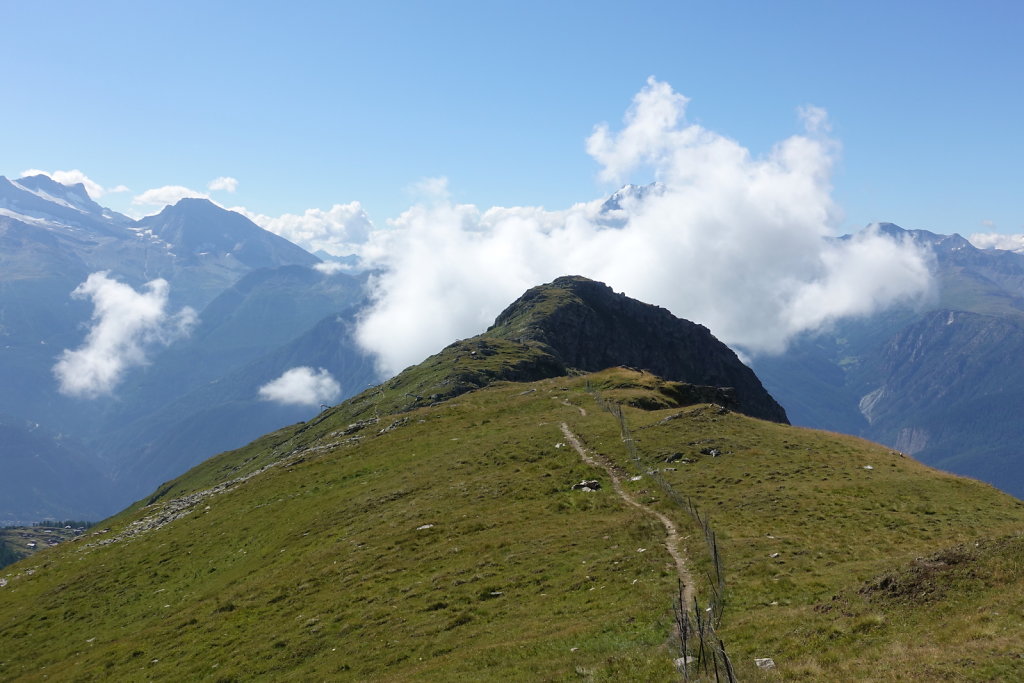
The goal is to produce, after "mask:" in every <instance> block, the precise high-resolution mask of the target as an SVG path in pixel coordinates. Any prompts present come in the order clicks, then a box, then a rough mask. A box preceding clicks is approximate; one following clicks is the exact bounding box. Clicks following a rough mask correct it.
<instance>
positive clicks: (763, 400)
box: [487, 276, 789, 424]
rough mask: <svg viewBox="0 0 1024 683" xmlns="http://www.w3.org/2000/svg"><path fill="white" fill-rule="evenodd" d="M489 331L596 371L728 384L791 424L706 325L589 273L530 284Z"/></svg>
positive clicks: (747, 410)
mask: <svg viewBox="0 0 1024 683" xmlns="http://www.w3.org/2000/svg"><path fill="white" fill-rule="evenodd" d="M487 335H488V336H496V337H501V338H504V339H510V340H515V341H519V342H524V343H525V342H532V343H535V344H538V345H540V347H541V348H542V349H544V351H545V352H547V353H548V354H549V355H551V356H552V357H554V358H555V359H557V360H558V361H559V362H560V363H561V364H562V365H563V366H565V367H566V368H573V369H576V370H582V371H586V372H594V371H598V370H604V369H605V368H608V367H613V366H618V365H623V366H630V367H636V368H640V369H643V370H647V371H649V372H651V373H653V374H655V375H658V376H659V377H662V378H664V379H668V380H674V381H679V382H686V383H688V384H693V385H697V386H705V387H719V388H724V387H727V388H730V389H731V390H732V391H731V392H730V394H729V395H732V396H733V397H734V402H735V406H734V407H735V409H736V410H738V411H740V412H742V413H744V414H747V415H750V416H752V417H759V418H762V419H765V420H771V421H773V422H782V423H785V424H788V423H789V421H788V420H787V418H786V411H785V410H784V409H783V408H782V406H780V405H779V404H778V403H777V402H776V401H775V399H774V398H772V397H771V395H769V394H768V392H767V391H765V389H764V387H763V386H761V382H760V380H758V378H757V376H756V375H755V374H754V372H753V371H752V370H751V369H750V368H748V367H747V366H746V365H744V364H743V363H742V362H741V361H740V359H739V358H738V357H737V356H736V354H735V353H734V352H733V351H732V350H731V349H730V348H729V347H728V346H726V345H725V344H723V343H722V342H720V341H718V339H716V338H715V337H714V335H712V334H711V332H710V331H709V330H708V329H707V328H706V327H704V326H703V325H698V324H696V323H692V322H690V321H688V320H682V319H680V318H677V317H675V316H674V315H672V314H671V313H670V312H669V311H667V310H665V309H664V308H660V307H658V306H652V305H651V304H646V303H643V302H640V301H637V300H636V299H631V298H629V297H628V296H626V295H625V294H618V293H616V292H614V291H613V290H612V289H611V287H608V286H607V285H605V284H603V283H600V282H594V281H593V280H589V279H587V278H584V277H579V276H567V277H560V278H558V279H556V280H555V281H554V282H551V283H550V284H546V285H541V286H539V287H534V288H533V289H530V290H529V291H527V292H526V293H525V294H523V296H521V297H520V298H519V299H517V300H516V301H515V302H513V303H512V304H511V305H510V306H509V307H508V308H506V309H505V310H504V311H503V312H502V313H501V314H500V315H499V316H498V317H497V319H496V320H495V322H494V325H493V326H492V327H491V328H490V329H489V330H488V331H487Z"/></svg>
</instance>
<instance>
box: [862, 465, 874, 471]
mask: <svg viewBox="0 0 1024 683" xmlns="http://www.w3.org/2000/svg"><path fill="white" fill-rule="evenodd" d="M864 469H866V470H873V469H875V468H874V467H872V466H871V465H864Z"/></svg>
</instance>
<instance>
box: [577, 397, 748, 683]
mask: <svg viewBox="0 0 1024 683" xmlns="http://www.w3.org/2000/svg"><path fill="white" fill-rule="evenodd" d="M586 389H587V392H588V393H590V394H591V396H592V397H593V398H594V400H595V402H596V403H597V405H598V406H599V407H600V408H601V409H602V410H604V411H606V412H608V413H609V414H611V415H612V416H613V417H614V418H615V419H616V420H617V421H618V423H619V434H620V436H621V438H622V442H623V444H624V445H625V447H626V452H627V453H628V455H629V458H630V460H632V461H633V463H634V466H635V467H636V469H637V472H638V473H640V474H641V475H643V474H646V475H647V476H649V477H650V478H651V479H652V480H653V481H654V482H655V483H656V484H657V485H658V488H660V489H661V491H662V493H663V494H664V495H665V496H666V497H667V498H668V499H669V500H670V501H672V503H674V504H675V505H677V506H679V507H680V508H682V509H683V510H686V511H687V513H689V515H690V516H691V517H692V518H693V519H694V521H696V522H697V524H698V526H700V528H701V530H702V531H703V533H704V541H705V544H706V546H707V549H708V555H709V557H710V567H711V568H710V570H709V572H708V574H707V579H708V587H709V589H710V591H711V597H710V600H709V601H708V604H707V606H705V607H704V608H701V605H700V602H699V599H698V598H697V597H696V596H694V598H693V604H692V605H688V604H686V600H685V598H684V596H685V586H683V583H682V581H680V582H679V586H678V590H677V594H676V599H675V601H674V605H673V612H674V614H675V627H676V634H677V636H678V638H679V652H680V657H679V659H677V660H676V662H677V668H678V669H679V672H680V673H681V674H682V677H683V681H685V682H686V683H689V681H691V680H699V679H700V678H703V677H710V676H714V680H715V681H716V682H720V681H728V683H734V682H735V681H736V675H735V672H734V670H733V668H732V662H731V661H730V660H729V656H728V654H727V653H726V651H725V643H724V642H722V639H721V637H719V635H718V633H717V632H716V628H717V627H718V626H719V625H720V624H721V621H722V613H723V611H724V610H725V572H724V571H723V569H722V556H721V554H720V553H719V550H718V538H717V536H716V534H715V531H714V529H713V528H712V526H711V520H710V517H709V515H708V514H707V513H704V514H703V515H702V514H701V511H700V508H698V507H697V505H696V504H695V503H694V502H693V499H692V498H690V497H689V496H683V495H681V494H680V493H679V492H678V491H676V490H675V488H673V486H672V485H671V484H670V483H669V482H668V481H667V480H666V479H665V477H664V476H663V475H662V474H661V472H660V471H659V470H657V469H648V468H645V466H644V463H643V462H642V461H641V459H640V455H639V453H638V451H637V447H636V441H635V440H634V439H633V434H632V432H631V431H630V429H629V422H628V420H627V419H626V415H625V413H624V411H623V410H622V405H621V404H619V403H616V402H614V401H609V400H607V399H605V398H604V397H603V396H601V394H600V392H598V391H597V389H595V388H594V387H593V385H591V383H590V380H587V384H586ZM694 676H696V677H698V678H693V677H694Z"/></svg>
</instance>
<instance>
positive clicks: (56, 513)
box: [0, 175, 376, 523]
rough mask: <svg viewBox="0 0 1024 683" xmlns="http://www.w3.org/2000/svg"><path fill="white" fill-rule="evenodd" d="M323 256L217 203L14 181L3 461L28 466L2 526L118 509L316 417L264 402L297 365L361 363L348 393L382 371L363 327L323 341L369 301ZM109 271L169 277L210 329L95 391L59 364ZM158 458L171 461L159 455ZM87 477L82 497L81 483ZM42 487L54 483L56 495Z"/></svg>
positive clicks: (7, 189)
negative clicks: (113, 196) (119, 207)
mask: <svg viewBox="0 0 1024 683" xmlns="http://www.w3.org/2000/svg"><path fill="white" fill-rule="evenodd" d="M319 263H320V259H319V258H318V257H316V256H314V255H312V254H309V253H308V252H306V251H305V250H303V249H301V248H300V247H298V246H296V245H294V244H292V243H291V242H289V241H288V240H285V239H284V238H282V237H280V236H278V235H275V234H273V233H270V232H268V231H266V230H264V229H263V228H261V227H259V226H258V225H256V224H255V223H253V222H252V221H250V220H249V219H248V218H246V217H244V216H242V215H240V214H238V213H235V212H232V211H228V210H226V209H223V208H221V207H219V206H217V205H215V204H213V203H212V202H210V201H209V200H206V199H183V200H181V201H179V202H178V203H177V204H175V205H172V206H168V207H165V208H164V209H163V210H162V211H161V212H159V213H158V214H155V215H153V216H148V217H146V218H143V219H141V220H137V221H136V220H133V219H131V218H129V217H127V216H124V215H121V214H119V213H116V212H113V211H110V210H109V209H106V208H104V207H102V206H100V205H99V204H97V203H96V202H94V201H93V200H92V199H91V198H90V197H89V195H88V193H87V191H86V190H85V188H84V186H83V185H81V184H75V185H63V184H61V183H58V182H56V181H54V180H52V179H51V178H49V177H48V176H45V175H37V176H31V177H27V178H19V179H17V180H9V179H7V178H4V177H2V176H0V386H3V387H4V391H3V392H0V416H6V417H5V418H4V419H5V420H6V422H5V425H6V426H5V429H7V430H8V432H9V435H10V438H7V439H6V440H4V441H2V442H0V462H5V461H10V462H11V463H12V467H10V468H8V469H7V476H8V481H7V482H6V483H7V484H9V485H10V486H11V487H13V488H12V490H14V491H17V492H19V493H18V496H16V497H10V498H9V499H8V502H9V503H10V505H8V506H0V507H2V508H3V509H0V523H4V522H24V523H28V522H33V521H37V520H38V519H40V518H41V517H44V516H50V517H57V518H96V517H99V516H102V515H103V514H108V513H109V512H111V511H113V510H114V509H116V508H117V507H120V506H122V505H124V504H126V503H127V502H129V501H130V500H132V499H133V497H134V496H137V495H141V494H142V492H145V491H147V490H149V489H151V488H152V486H153V485H155V484H156V483H158V482H159V481H161V480H162V479H163V478H167V477H169V476H173V475H174V474H176V473H179V472H181V471H183V470H184V469H187V468H188V467H190V466H191V465H194V464H195V463H197V462H199V461H201V460H202V459H204V458H206V457H209V456H210V455H213V454H214V453H215V452H216V450H221V449H223V448H230V447H234V446H238V445H241V444H242V443H245V441H247V440H249V439H251V438H254V437H255V436H257V435H258V434H260V433H262V432H264V431H266V429H267V428H268V426H273V425H281V424H286V423H288V422H294V421H295V420H298V419H302V418H303V417H306V416H308V414H309V411H310V408H309V407H302V406H294V405H279V404H276V403H270V402H267V401H261V400H260V399H259V397H258V388H259V387H260V386H261V385H263V384H265V383H267V382H270V381H271V380H273V379H275V378H276V377H278V376H279V375H281V374H282V373H283V372H285V371H286V370H288V369H289V368H290V367H292V366H293V365H306V366H312V367H323V368H325V369H328V370H329V371H332V372H340V371H341V368H346V367H356V368H360V370H359V371H358V372H355V373H354V374H353V375H352V376H351V378H345V379H346V381H345V385H344V391H345V392H346V394H345V395H347V394H348V393H352V392H354V391H357V390H358V389H359V388H360V387H362V386H365V385H366V383H367V382H368V381H371V380H373V379H376V374H375V372H374V370H373V365H372V362H370V361H369V360H368V359H367V355H366V354H365V352H363V351H361V350H360V349H358V347H357V346H356V345H355V343H354V342H352V340H351V339H350V338H349V337H348V336H344V337H337V338H335V339H334V340H332V343H326V342H321V343H319V344H314V343H310V341H309V338H310V337H311V336H313V337H315V336H317V335H323V334H324V330H326V329H331V330H332V331H333V332H338V328H337V327H333V328H331V327H329V323H327V322H326V321H329V320H333V318H334V317H335V316H336V315H337V314H338V313H341V312H345V311H349V310H350V309H352V307H353V306H354V305H359V304H360V303H361V302H363V300H364V292H363V280H361V279H360V278H358V277H353V276H351V275H349V274H346V273H344V272H335V273H331V274H327V273H323V272H319V271H317V270H315V269H314V268H313V266H315V265H317V264H319ZM98 271H105V272H107V273H108V274H109V275H108V276H109V277H110V278H111V279H114V280H116V281H118V282H122V283H125V284H127V285H129V286H131V287H132V288H134V289H136V290H139V289H141V288H142V287H143V285H145V283H147V282H150V281H152V280H154V279H157V278H162V279H164V280H166V281H167V282H168V283H169V297H168V303H167V306H168V309H169V310H172V311H177V310H179V309H180V308H182V307H183V306H190V307H192V308H193V309H195V310H196V311H197V312H198V313H199V324H198V327H197V328H196V329H195V330H194V331H193V334H192V335H191V336H190V337H188V338H185V339H179V340H178V341H176V342H175V343H174V344H172V345H171V346H170V347H168V348H166V349H163V350H161V349H160V348H154V349H152V351H151V352H150V354H149V358H148V365H145V366H143V367H138V368H136V369H134V370H133V371H132V372H130V373H128V374H127V375H126V376H125V377H124V379H123V380H122V383H121V385H120V386H119V387H118V388H117V391H116V395H115V396H110V397H100V398H96V399H91V400H85V399H82V398H77V397H69V396H65V395H63V394H61V393H59V391H58V384H57V381H56V379H55V377H54V374H53V367H54V364H55V363H56V360H57V357H58V355H59V354H60V353H61V351H62V350H64V349H75V348H78V347H79V346H81V344H82V343H83V341H84V337H85V333H86V331H87V329H88V326H90V325H91V324H92V321H91V318H90V316H91V315H92V312H93V311H92V306H91V304H90V302H89V301H87V300H82V299H75V298H72V297H71V293H72V291H73V290H75V288H76V287H78V286H79V285H80V284H82V283H83V282H84V281H85V280H86V278H87V277H88V276H89V275H90V274H92V273H95V272H98ZM208 307H209V310H207V308H208ZM346 315H349V316H351V315H352V314H351V313H346ZM321 323H324V324H323V325H321ZM318 325H320V327H318ZM316 330H319V332H317V331H316ZM348 334H349V331H345V335H348ZM304 336H305V337H306V338H307V340H306V341H305V342H304V343H300V342H299V341H298V340H300V339H302V338H303V337H304ZM297 344H298V345H297ZM334 347H337V348H334ZM288 348H291V349H302V351H301V352H296V353H291V352H288V351H287V350H286V349H288ZM338 349H341V350H340V351H339V350H338ZM339 358H342V359H343V360H339ZM289 364H291V365H289ZM247 368H248V369H247ZM349 379H351V382H349V381H348V380H349ZM221 380H225V381H221ZM186 396H187V397H189V398H188V400H187V401H186V399H185V397H186ZM214 409H216V410H214ZM204 413H207V414H206V415H205V417H204V416H203V414H204ZM243 416H244V419H243ZM25 425H41V428H39V429H36V428H32V429H31V430H29V428H28V427H25ZM211 430H213V431H211ZM15 433H16V434H17V436H14V435H15ZM214 433H215V435H216V436H217V437H218V438H217V439H215V440H210V436H211V434H214ZM61 434H63V435H72V436H73V437H75V438H73V439H72V440H71V441H72V442H73V443H74V444H75V446H74V447H73V448H72V447H69V446H68V443H69V442H68V441H67V439H66V438H65V439H64V441H59V440H56V439H57V437H55V436H52V437H51V436H47V435H61ZM46 439H51V440H52V443H50V444H49V445H44V444H43V442H45V441H46ZM16 444H35V446H33V448H36V450H38V451H39V452H40V453H45V458H44V457H37V458H34V459H32V458H28V459H23V458H22V457H21V456H22V455H23V454H22V453H21V452H20V451H19V452H15V451H14V449H16V448H18V446H16ZM172 448H173V453H171V454H170V456H168V449H172ZM40 449H42V450H40ZM214 449H216V450H214ZM151 453H152V454H154V458H156V459H155V460H153V459H149V460H147V458H146V457H143V456H145V455H146V454H151ZM133 460H137V461H138V462H137V463H134V464H133V463H132V462H131V461H133ZM14 462H17V463H18V465H17V467H16V468H15V467H13V463H14ZM144 462H148V463H149V466H148V468H147V467H145V466H142V464H143V463H144ZM62 472H79V473H81V474H80V476H78V477H77V478H76V477H71V478H68V477H65V476H63V474H62ZM155 477H159V478H155ZM76 479H77V482H78V483H79V484H81V485H82V486H83V487H84V488H83V489H82V490H81V491H79V490H72V488H74V487H75V480H76ZM37 482H49V483H50V486H51V488H52V490H50V491H47V492H46V493H45V495H43V493H42V492H41V490H39V489H38V484H37ZM33 491H36V493H31V492H33ZM90 492H91V493H90ZM23 494H24V495H23ZM26 495H30V496H31V495H34V496H35V497H36V502H35V503H32V502H30V501H29V500H28V499H27V498H26V497H25V496H26ZM89 496H92V502H90V503H88V504H85V503H84V502H83V501H85V500H86V499H87V498H89ZM56 501H65V502H67V503H68V505H70V506H71V507H70V508H69V507H68V505H65V504H63V503H60V504H58V503H57V502H56ZM19 509H20V510H22V512H21V513H19V512H18V510H19Z"/></svg>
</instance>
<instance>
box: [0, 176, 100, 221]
mask: <svg viewBox="0 0 1024 683" xmlns="http://www.w3.org/2000/svg"><path fill="white" fill-rule="evenodd" d="M9 182H10V183H11V185H14V186H15V187H17V188H18V189H19V190H24V191H25V192H28V193H30V194H34V195H35V196H37V197H39V198H40V199H43V200H45V201H48V202H50V203H52V204H58V205H60V206H63V207H66V208H68V209H73V210H75V211H77V212H78V213H89V212H88V211H86V210H85V209H83V208H82V207H80V206H76V205H75V204H72V203H71V202H69V201H68V200H66V199H61V198H60V197H54V196H53V195H52V194H50V193H49V192H44V191H43V190H33V189H32V188H29V187H25V186H24V185H22V184H21V183H19V182H18V181H17V180H11V181H9Z"/></svg>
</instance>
